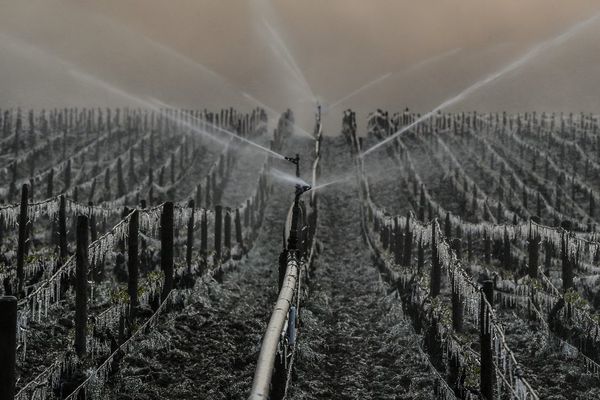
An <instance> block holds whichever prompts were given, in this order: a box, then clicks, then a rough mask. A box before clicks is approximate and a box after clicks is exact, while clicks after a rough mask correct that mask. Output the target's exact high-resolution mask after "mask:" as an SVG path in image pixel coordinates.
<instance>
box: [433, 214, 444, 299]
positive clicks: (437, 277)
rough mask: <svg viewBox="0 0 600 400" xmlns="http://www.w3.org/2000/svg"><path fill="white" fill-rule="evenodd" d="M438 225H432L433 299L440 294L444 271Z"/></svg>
mask: <svg viewBox="0 0 600 400" xmlns="http://www.w3.org/2000/svg"><path fill="white" fill-rule="evenodd" d="M436 236H437V235H436V224H435V223H434V224H432V225H431V297H436V296H437V295H438V294H440V289H441V286H442V271H441V267H440V259H439V257H438V249H437V243H436Z"/></svg>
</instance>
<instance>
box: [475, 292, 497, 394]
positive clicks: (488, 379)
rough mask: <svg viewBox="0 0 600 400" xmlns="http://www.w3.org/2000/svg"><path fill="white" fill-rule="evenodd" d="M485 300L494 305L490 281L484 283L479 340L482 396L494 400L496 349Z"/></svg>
mask: <svg viewBox="0 0 600 400" xmlns="http://www.w3.org/2000/svg"><path fill="white" fill-rule="evenodd" d="M484 299H487V301H488V303H490V305H493V304H494V303H493V301H494V283H493V282H492V281H489V280H488V281H484V282H483V291H482V293H481V309H480V315H479V332H480V335H479V339H480V345H481V369H480V380H481V381H480V390H481V395H482V396H483V398H484V399H485V400H493V399H494V386H495V380H496V379H495V375H496V371H495V369H494V348H493V343H492V330H491V323H490V322H491V321H490V314H489V312H488V309H487V306H486V304H485V301H484Z"/></svg>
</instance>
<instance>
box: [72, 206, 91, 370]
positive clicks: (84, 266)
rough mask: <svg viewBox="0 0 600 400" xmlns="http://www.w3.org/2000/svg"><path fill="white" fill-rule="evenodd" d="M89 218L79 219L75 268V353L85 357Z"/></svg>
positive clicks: (81, 217)
mask: <svg viewBox="0 0 600 400" xmlns="http://www.w3.org/2000/svg"><path fill="white" fill-rule="evenodd" d="M88 241H89V240H88V218H87V217H86V216H84V215H80V216H78V217H77V253H76V260H75V262H76V268H75V277H76V283H75V285H76V286H75V352H76V353H77V356H78V357H80V358H81V357H83V356H84V355H85V354H86V352H87V346H86V336H87V300H88V299H87V289H88V280H87V275H88V267H89V261H88Z"/></svg>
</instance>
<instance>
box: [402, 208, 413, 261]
mask: <svg viewBox="0 0 600 400" xmlns="http://www.w3.org/2000/svg"><path fill="white" fill-rule="evenodd" d="M403 250H404V254H403V255H402V265H404V266H405V267H410V261H411V258H412V232H411V231H410V214H407V215H406V225H405V227H404V249H403Z"/></svg>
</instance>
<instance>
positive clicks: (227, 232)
mask: <svg viewBox="0 0 600 400" xmlns="http://www.w3.org/2000/svg"><path fill="white" fill-rule="evenodd" d="M224 233H225V238H224V245H225V259H228V258H229V257H230V256H231V210H230V209H229V208H227V209H226V210H225V231H224Z"/></svg>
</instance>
